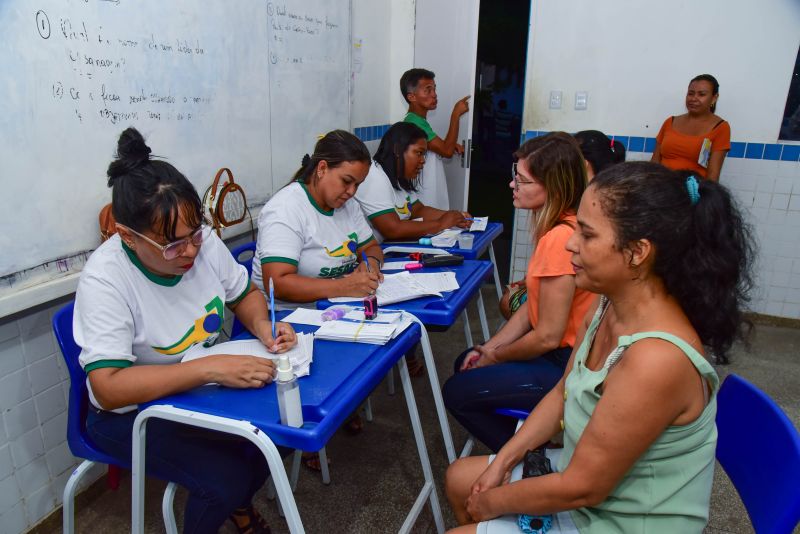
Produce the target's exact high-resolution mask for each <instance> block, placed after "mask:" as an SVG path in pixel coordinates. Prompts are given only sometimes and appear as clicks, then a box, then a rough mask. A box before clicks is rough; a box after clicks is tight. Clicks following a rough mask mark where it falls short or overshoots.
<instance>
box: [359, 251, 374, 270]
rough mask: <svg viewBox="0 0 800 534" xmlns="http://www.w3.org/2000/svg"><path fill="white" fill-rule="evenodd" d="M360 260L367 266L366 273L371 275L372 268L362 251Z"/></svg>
mask: <svg viewBox="0 0 800 534" xmlns="http://www.w3.org/2000/svg"><path fill="white" fill-rule="evenodd" d="M361 259H362V260H363V262H364V263H366V264H367V272H368V273H371V272H372V268H371V267H370V266H369V260H368V259H367V253H366V252H364V251H363V250H362V251H361Z"/></svg>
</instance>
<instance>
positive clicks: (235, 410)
mask: <svg viewBox="0 0 800 534" xmlns="http://www.w3.org/2000/svg"><path fill="white" fill-rule="evenodd" d="M281 315H284V316H285V315H286V313H284V314H281ZM293 326H294V328H295V330H297V331H298V332H313V331H315V330H316V329H317V327H314V326H308V325H299V324H298V325H293ZM419 338H420V328H419V326H418V325H416V324H412V325H411V326H410V327H408V328H407V329H406V330H405V331H404V332H403V333H401V334H400V335H398V336H397V337H396V338H395V339H393V340H392V341H390V342H389V343H387V344H386V345H368V344H363V343H341V342H335V341H324V340H314V362H313V363H312V364H311V374H310V375H309V376H305V377H302V378H299V379H298V381H299V384H300V401H301V403H302V406H303V420H304V425H303V428H291V427H287V426H283V425H281V424H280V415H279V412H278V398H277V395H276V387H275V385H274V384H270V385H268V386H265V387H264V388H261V389H234V388H228V387H223V386H218V385H206V386H201V387H198V388H194V389H192V390H189V391H186V392H183V393H179V394H177V395H172V396H169V397H164V398H161V399H158V400H156V401H153V402H150V403H146V404H142V405H140V408H141V409H144V408H146V407H147V406H150V405H157V404H158V405H172V406H175V407H176V408H184V409H186V410H192V411H198V412H203V413H207V414H211V415H218V416H223V417H228V418H231V419H240V420H245V421H249V422H251V423H252V424H253V425H254V426H256V427H258V428H259V429H261V430H262V431H264V432H265V433H266V434H267V435H268V436H269V437H270V438H271V439H272V441H273V442H275V444H276V445H283V446H285V447H290V448H293V449H302V450H307V451H316V450H319V449H321V448H322V447H323V446H324V445H325V443H326V442H327V441H328V440H329V439H330V438H331V436H332V435H333V433H334V432H336V430H337V429H338V428H339V426H341V424H342V423H343V422H344V421H345V420H346V419H347V417H348V416H349V415H350V414H351V413H352V412H353V410H355V409H356V408H357V407H358V405H359V404H360V403H361V402H362V401H363V400H364V399H365V398H366V397H367V396H368V395H369V394H370V392H371V391H372V390H373V389H374V388H375V387H376V386H377V385H378V384H379V383H380V381H381V380H382V379H383V377H384V376H385V375H386V373H387V372H388V371H389V369H390V368H391V367H392V365H394V364H395V363H396V362H397V360H399V359H400V357H401V356H402V355H403V354H405V352H406V351H407V350H408V349H409V348H411V347H412V346H413V345H414V344H415V343H416V342H417V341H418V340H419Z"/></svg>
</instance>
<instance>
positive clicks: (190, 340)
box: [153, 296, 225, 356]
mask: <svg viewBox="0 0 800 534" xmlns="http://www.w3.org/2000/svg"><path fill="white" fill-rule="evenodd" d="M205 309H206V312H207V313H206V314H205V315H203V316H202V317H199V318H198V319H196V320H195V321H194V324H192V326H190V327H189V329H188V330H187V331H186V333H185V334H184V335H183V337H182V338H181V339H180V340H178V341H177V342H176V343H173V344H172V345H170V346H168V347H153V350H155V351H156V352H160V353H161V354H167V355H170V356H172V355H175V354H180V353H181V352H183V351H185V350H187V349H189V348H191V347H192V346H193V345H195V344H196V343H202V342H204V341H206V340H207V339H208V338H210V337H211V336H213V335H215V334H216V333H217V332H219V331H220V330H222V321H223V318H224V316H225V307H224V305H223V303H222V299H220V298H219V297H218V296H217V297H214V298H213V299H211V302H209V303H208V304H206V306H205Z"/></svg>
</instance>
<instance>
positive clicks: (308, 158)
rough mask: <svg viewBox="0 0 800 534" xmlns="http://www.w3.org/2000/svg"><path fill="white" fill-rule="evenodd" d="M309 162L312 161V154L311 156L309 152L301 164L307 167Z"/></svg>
mask: <svg viewBox="0 0 800 534" xmlns="http://www.w3.org/2000/svg"><path fill="white" fill-rule="evenodd" d="M309 163H311V156H309V155H308V154H305V155H304V156H303V160H302V161H301V162H300V165H302V166H303V167H306V166H307V165H308V164H309Z"/></svg>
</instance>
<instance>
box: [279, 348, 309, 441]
mask: <svg viewBox="0 0 800 534" xmlns="http://www.w3.org/2000/svg"><path fill="white" fill-rule="evenodd" d="M275 385H276V386H277V388H278V410H279V411H280V414H281V424H282V425H287V426H293V427H297V428H299V427H301V426H303V409H302V407H301V405H300V384H299V383H298V382H297V377H296V376H294V371H293V370H292V364H291V363H290V362H289V357H288V356H286V355H285V354H284V355H281V356H280V357H279V358H278V376H277V377H276V378H275Z"/></svg>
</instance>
